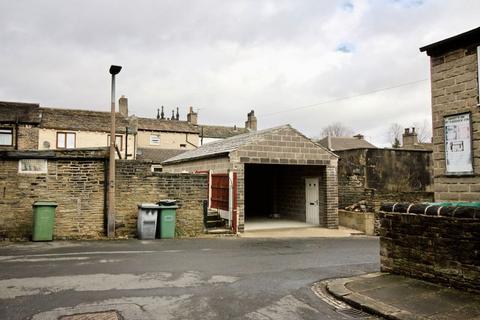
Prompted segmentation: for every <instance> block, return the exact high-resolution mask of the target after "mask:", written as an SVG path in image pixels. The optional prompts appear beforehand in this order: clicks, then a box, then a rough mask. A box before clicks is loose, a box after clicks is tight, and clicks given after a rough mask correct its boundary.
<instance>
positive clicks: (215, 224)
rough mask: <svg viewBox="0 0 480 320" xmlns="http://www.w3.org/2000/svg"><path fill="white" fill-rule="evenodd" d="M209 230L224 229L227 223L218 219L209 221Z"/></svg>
mask: <svg viewBox="0 0 480 320" xmlns="http://www.w3.org/2000/svg"><path fill="white" fill-rule="evenodd" d="M206 224H207V225H206V227H207V228H215V227H224V226H225V221H224V220H221V219H218V220H207V223H206Z"/></svg>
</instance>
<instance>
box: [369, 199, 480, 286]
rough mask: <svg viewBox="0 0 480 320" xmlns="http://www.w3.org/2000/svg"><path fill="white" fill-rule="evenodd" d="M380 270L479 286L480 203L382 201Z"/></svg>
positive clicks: (455, 284) (380, 214)
mask: <svg viewBox="0 0 480 320" xmlns="http://www.w3.org/2000/svg"><path fill="white" fill-rule="evenodd" d="M378 216H379V218H380V263H381V270H382V271H384V272H391V273H396V274H402V275H406V276H410V277H414V278H421V279H424V280H428V281H431V282H435V283H441V284H444V285H448V286H453V287H456V288H459V289H461V290H466V289H467V290H472V291H477V292H480V251H479V248H480V208H475V207H440V206H429V205H425V204H409V203H400V204H395V205H393V204H386V205H382V207H381V209H380V211H379V212H378Z"/></svg>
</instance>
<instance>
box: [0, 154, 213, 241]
mask: <svg viewBox="0 0 480 320" xmlns="http://www.w3.org/2000/svg"><path fill="white" fill-rule="evenodd" d="M20 159H46V160H47V173H35V174H30V173H28V174H27V173H19V172H18V163H19V160H20ZM116 163H117V166H116V168H117V175H116V177H117V183H116V187H117V188H116V208H117V216H116V222H117V225H118V229H117V236H129V237H131V236H136V228H137V226H136V223H137V214H138V209H137V204H138V203H141V202H157V201H159V200H160V199H164V198H173V199H177V200H178V203H179V206H180V208H179V209H178V219H177V229H178V231H179V232H178V235H186V236H193V235H196V234H198V233H200V232H203V205H202V200H204V199H206V198H207V196H206V190H207V177H206V176H205V175H192V174H165V173H152V172H151V171H150V166H151V163H150V162H142V161H131V160H123V161H118V160H117V162H116ZM107 174H108V149H104V148H102V149H98V150H89V149H82V150H64V151H58V150H48V151H15V152H14V151H6V152H0V239H11V240H25V239H30V238H31V236H32V216H33V210H32V204H33V203H34V202H35V201H38V200H50V201H55V202H57V203H58V207H57V209H56V216H55V228H54V239H96V238H101V237H104V236H105V225H104V221H105V212H106V205H105V201H106V192H107V188H106V184H105V183H106V181H107V180H108V179H107Z"/></svg>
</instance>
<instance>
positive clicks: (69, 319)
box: [58, 310, 122, 320]
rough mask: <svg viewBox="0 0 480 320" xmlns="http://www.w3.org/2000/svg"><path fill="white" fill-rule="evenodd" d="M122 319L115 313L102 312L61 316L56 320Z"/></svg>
mask: <svg viewBox="0 0 480 320" xmlns="http://www.w3.org/2000/svg"><path fill="white" fill-rule="evenodd" d="M121 319H122V317H120V315H119V314H118V312H117V311H114V310H112V311H102V312H89V313H77V314H71V315H67V316H61V317H60V318H58V320H121Z"/></svg>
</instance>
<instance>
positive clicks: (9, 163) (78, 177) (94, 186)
mask: <svg viewBox="0 0 480 320" xmlns="http://www.w3.org/2000/svg"><path fill="white" fill-rule="evenodd" d="M33 157H35V158H40V159H46V161H47V168H48V171H47V173H38V174H31V173H19V172H18V166H19V164H18V162H19V160H20V159H29V158H33ZM105 158H106V152H101V151H88V152H87V151H85V150H84V151H82V152H81V153H79V152H52V151H48V152H30V153H26V152H18V153H13V152H12V153H2V154H0V233H1V237H3V238H10V239H26V238H30V237H31V234H32V204H33V203H34V202H35V201H37V200H50V201H56V202H57V203H58V207H57V210H56V219H55V230H54V236H55V238H56V239H63V238H73V239H75V238H82V239H87V238H95V237H98V236H101V235H102V234H103V216H104V215H103V212H104V196H105V194H104V181H105Z"/></svg>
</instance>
